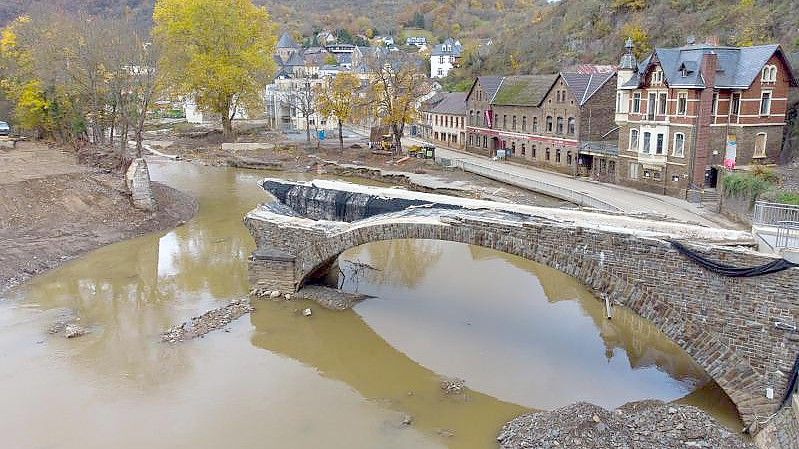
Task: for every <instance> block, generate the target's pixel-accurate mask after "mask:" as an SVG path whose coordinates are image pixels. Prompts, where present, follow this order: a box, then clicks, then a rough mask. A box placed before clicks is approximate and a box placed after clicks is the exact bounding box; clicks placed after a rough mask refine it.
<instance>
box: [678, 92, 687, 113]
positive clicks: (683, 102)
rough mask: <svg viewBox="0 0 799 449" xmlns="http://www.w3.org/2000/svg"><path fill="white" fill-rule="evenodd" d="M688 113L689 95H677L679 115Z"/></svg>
mask: <svg viewBox="0 0 799 449" xmlns="http://www.w3.org/2000/svg"><path fill="white" fill-rule="evenodd" d="M687 113H688V94H687V93H685V92H680V93H678V94H677V115H685V114H687Z"/></svg>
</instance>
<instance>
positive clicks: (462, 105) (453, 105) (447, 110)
mask: <svg viewBox="0 0 799 449" xmlns="http://www.w3.org/2000/svg"><path fill="white" fill-rule="evenodd" d="M443 97H444V98H443V99H442V100H441V101H440V102H438V104H437V105H436V106H435V107H433V109H431V110H430V112H435V113H436V114H452V115H466V92H452V93H445V94H443Z"/></svg>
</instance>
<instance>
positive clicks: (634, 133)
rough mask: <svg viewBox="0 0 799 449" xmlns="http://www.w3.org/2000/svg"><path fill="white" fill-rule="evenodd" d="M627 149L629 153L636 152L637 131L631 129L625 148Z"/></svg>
mask: <svg viewBox="0 0 799 449" xmlns="http://www.w3.org/2000/svg"><path fill="white" fill-rule="evenodd" d="M627 149H628V150H630V151H638V130H637V129H631V130H630V142H629V145H628V146H627Z"/></svg>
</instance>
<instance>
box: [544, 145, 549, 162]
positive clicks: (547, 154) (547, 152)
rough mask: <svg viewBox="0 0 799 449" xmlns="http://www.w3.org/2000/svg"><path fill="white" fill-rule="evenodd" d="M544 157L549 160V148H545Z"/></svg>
mask: <svg viewBox="0 0 799 449" xmlns="http://www.w3.org/2000/svg"><path fill="white" fill-rule="evenodd" d="M544 157H545V158H546V160H549V148H547V150H546V156H544Z"/></svg>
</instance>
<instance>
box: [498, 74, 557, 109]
mask: <svg viewBox="0 0 799 449" xmlns="http://www.w3.org/2000/svg"><path fill="white" fill-rule="evenodd" d="M558 76H559V75H557V74H551V75H514V76H506V77H505V78H504V79H503V80H502V84H501V85H500V86H499V90H498V91H497V93H496V95H494V99H493V100H492V101H491V104H494V105H498V106H538V105H540V104H541V102H542V101H543V100H544V97H545V96H546V94H547V92H549V90H550V89H551V88H552V85H553V84H555V80H557V79H558Z"/></svg>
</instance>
